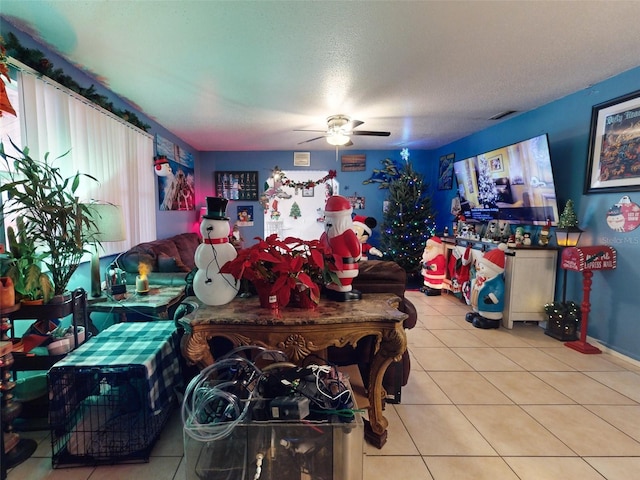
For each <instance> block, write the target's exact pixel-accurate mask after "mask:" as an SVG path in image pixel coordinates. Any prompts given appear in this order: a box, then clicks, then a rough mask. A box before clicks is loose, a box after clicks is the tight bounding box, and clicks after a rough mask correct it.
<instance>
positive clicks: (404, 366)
mask: <svg viewBox="0 0 640 480" xmlns="http://www.w3.org/2000/svg"><path fill="white" fill-rule="evenodd" d="M406 286H407V274H406V272H405V271H404V269H403V268H402V267H400V265H398V264H397V263H395V262H391V261H383V260H365V261H362V262H360V264H359V270H358V276H357V277H356V278H354V280H353V288H354V289H356V290H359V291H360V292H362V294H363V297H364V296H366V294H367V293H393V294H394V295H397V296H398V297H400V299H401V300H400V304H399V306H398V309H399V310H400V311H401V312H403V313H406V314H407V315H408V317H407V318H406V320H405V321H404V328H405V329H411V328H413V327H415V325H416V322H417V320H418V313H417V311H416V307H415V306H414V305H413V303H411V301H410V300H409V299H407V298H405V296H404V292H405V290H406ZM373 348H374V342H373V339H372V338H367V339H363V340H362V341H360V342H358V345H357V346H356V347H355V348H353V347H350V346H347V347H342V348H336V347H330V348H329V349H328V352H327V354H328V360H329V361H330V362H333V363H336V364H338V365H349V364H357V365H358V367H359V369H360V373H361V375H362V379H363V381H364V382H365V386H367V383H368V378H369V366H370V364H371V359H372V357H373V353H374V352H373ZM410 370H411V360H410V358H409V352H408V351H406V352H405V353H404V355H403V356H402V359H401V360H400V361H399V362H395V363H392V364H391V365H389V368H388V369H387V373H386V374H385V377H384V382H383V385H384V387H385V390H386V391H387V400H388V401H389V402H392V403H400V398H401V387H403V386H404V385H406V384H407V382H408V380H409V372H410Z"/></svg>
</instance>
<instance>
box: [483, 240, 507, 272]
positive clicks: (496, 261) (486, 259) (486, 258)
mask: <svg viewBox="0 0 640 480" xmlns="http://www.w3.org/2000/svg"><path fill="white" fill-rule="evenodd" d="M506 249H507V246H506V245H505V244H504V243H501V244H500V245H498V248H496V249H493V250H489V251H488V252H486V253H485V254H484V255H483V256H482V261H483V263H484V264H485V265H486V266H487V267H489V268H490V269H491V270H493V271H494V272H496V273H502V272H504V264H505V255H504V251H505V250H506Z"/></svg>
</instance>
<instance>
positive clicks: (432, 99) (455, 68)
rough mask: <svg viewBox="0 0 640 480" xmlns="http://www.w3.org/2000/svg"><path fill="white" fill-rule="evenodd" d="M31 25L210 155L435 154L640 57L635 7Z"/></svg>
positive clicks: (70, 18) (356, 7)
mask: <svg viewBox="0 0 640 480" xmlns="http://www.w3.org/2000/svg"><path fill="white" fill-rule="evenodd" d="M0 13H1V14H2V15H3V17H4V18H5V19H6V20H8V21H9V22H11V23H12V24H13V25H15V26H16V27H18V28H20V29H22V30H25V31H27V32H32V34H34V33H33V32H37V33H35V34H34V35H35V36H36V38H37V39H38V40H39V41H41V42H42V43H43V44H45V45H47V46H48V47H49V48H52V49H53V50H55V51H57V52H59V53H60V54H62V55H63V56H64V57H66V58H68V59H69V60H70V61H71V62H73V63H75V64H77V65H79V66H80V67H81V68H84V69H86V70H87V71H88V72H90V73H91V74H92V75H94V76H95V77H96V78H98V79H99V80H100V81H101V82H102V83H104V84H105V85H106V86H108V87H109V88H110V89H111V90H112V91H114V92H115V93H117V94H118V95H120V96H121V97H123V98H124V99H126V100H128V101H129V102H131V104H132V105H135V106H137V107H138V108H140V109H141V110H142V111H144V112H145V113H146V114H147V115H149V116H150V117H151V118H153V119H154V120H155V121H157V122H158V123H160V124H161V125H163V126H164V127H165V128H167V129H168V130H170V131H171V132H173V133H174V134H176V135H177V136H178V137H180V138H181V139H183V140H184V141H185V142H187V143H189V144H190V145H192V146H193V147H194V148H196V149H197V150H202V151H208V150H320V149H332V148H334V147H331V146H330V145H328V144H327V143H326V142H325V141H324V140H323V139H320V140H317V141H315V142H311V143H306V144H304V145H298V143H299V142H302V141H304V140H307V139H309V138H312V137H314V136H316V134H313V133H307V132H294V131H293V130H294V129H322V128H324V127H325V119H326V117H327V116H329V115H332V114H338V113H343V114H347V115H350V116H351V117H353V118H355V119H359V120H362V121H364V122H365V123H364V125H362V126H361V127H360V129H365V130H387V131H390V132H391V135H390V136H389V137H363V136H358V137H354V138H353V142H354V146H353V147H351V148H352V149H358V150H359V149H397V148H401V147H409V148H414V149H415V148H422V149H432V148H436V147H439V146H442V145H445V144H447V143H449V142H451V141H453V140H456V139H458V138H461V137H464V136H466V135H469V134H470V133H473V132H476V131H478V130H482V129H484V128H486V127H488V126H490V125H492V124H494V123H495V122H494V121H491V120H488V119H489V117H491V116H493V115H495V114H498V113H500V112H503V111H505V110H515V111H517V112H523V111H527V110H531V109H534V108H536V107H539V106H541V105H544V104H546V103H548V102H550V101H553V100H556V99H558V98H561V97H563V96H565V95H568V94H570V93H573V92H575V91H578V90H581V89H584V88H587V87H589V86H590V85H592V84H594V83H597V82H600V81H602V80H604V79H606V78H609V77H611V76H613V75H616V74H618V73H621V72H623V71H625V70H628V69H630V68H633V67H636V66H638V65H640V60H639V58H638V52H639V51H640V29H639V28H638V27H637V21H638V18H640V2H637V1H631V2H623V1H612V2H609V1H604V0H603V1H597V2H589V1H569V2H561V1H515V0H514V1H501V2H494V1H413V2H406V1H364V2H362V1H351V2H332V1H322V2H319V1H313V2H309V1H252V2H242V1H234V2H223V1H207V0H200V1H190V0H181V1H177V0H176V1H100V0H98V1H83V0H75V1H64V0H61V1H38V0H31V1H24V0H2V3H1V5H0Z"/></svg>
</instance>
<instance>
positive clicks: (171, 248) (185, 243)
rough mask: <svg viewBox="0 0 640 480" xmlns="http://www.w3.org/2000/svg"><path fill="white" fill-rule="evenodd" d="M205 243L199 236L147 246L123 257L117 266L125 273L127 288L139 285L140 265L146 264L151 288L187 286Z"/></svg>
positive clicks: (133, 249) (144, 245) (136, 248)
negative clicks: (198, 254) (129, 285)
mask: <svg viewBox="0 0 640 480" xmlns="http://www.w3.org/2000/svg"><path fill="white" fill-rule="evenodd" d="M201 242H202V239H201V238H200V236H199V235H198V234H196V233H181V234H179V235H175V236H173V237H170V238H164V239H161V240H154V241H152V242H144V243H140V244H138V245H135V246H134V247H131V248H130V249H129V250H127V251H126V252H124V253H122V254H121V255H120V256H119V257H118V258H117V260H116V263H117V265H118V266H119V267H120V268H121V269H122V270H124V271H125V274H126V282H127V284H135V281H136V275H138V266H139V264H140V263H146V264H148V265H149V266H150V272H149V273H148V278H149V283H150V284H151V285H165V286H166V285H170V286H176V285H185V286H186V284H187V282H186V277H187V275H188V274H189V273H190V272H191V271H192V270H193V269H194V268H195V266H196V265H195V260H194V257H195V254H196V249H197V248H198V245H200V243H201Z"/></svg>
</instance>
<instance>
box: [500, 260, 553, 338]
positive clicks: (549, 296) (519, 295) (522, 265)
mask: <svg viewBox="0 0 640 480" xmlns="http://www.w3.org/2000/svg"><path fill="white" fill-rule="evenodd" d="M557 259H558V251H557V250H555V249H553V248H540V249H536V248H519V249H513V250H508V251H507V252H506V268H505V272H504V275H505V295H504V297H505V298H504V312H503V316H502V326H503V327H506V328H513V322H523V321H533V322H542V321H545V320H546V319H547V318H546V315H545V312H544V305H545V304H546V303H549V302H553V299H554V293H555V287H556V267H557Z"/></svg>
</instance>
